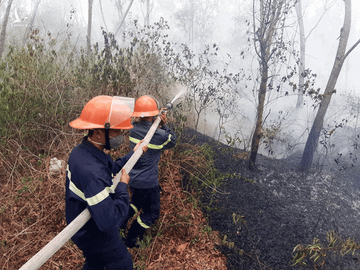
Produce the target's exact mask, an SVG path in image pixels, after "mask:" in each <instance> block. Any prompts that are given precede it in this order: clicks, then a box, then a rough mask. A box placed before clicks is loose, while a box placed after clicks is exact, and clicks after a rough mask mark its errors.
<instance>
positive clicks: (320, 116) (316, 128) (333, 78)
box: [300, 0, 360, 170]
mask: <svg viewBox="0 0 360 270" xmlns="http://www.w3.org/2000/svg"><path fill="white" fill-rule="evenodd" d="M344 3H345V15H344V23H343V27H342V28H341V30H340V37H339V45H338V49H337V53H336V56H335V62H334V65H333V68H332V71H331V73H330V77H329V79H328V82H327V85H326V88H325V91H324V94H323V95H321V102H320V104H319V109H318V111H317V114H316V117H315V120H314V123H313V125H312V128H311V130H310V133H309V136H308V139H307V141H306V144H305V148H304V152H303V155H302V159H301V163H300V168H301V169H303V170H305V169H308V168H309V167H311V165H312V161H313V158H314V153H315V151H316V148H317V145H318V142H319V136H320V132H321V130H322V128H323V123H324V117H325V114H326V111H327V108H328V106H329V103H330V101H331V97H332V95H333V94H334V93H335V85H336V82H337V79H338V77H339V74H340V71H341V68H342V66H343V64H344V61H345V59H346V57H347V56H348V55H349V54H350V53H351V52H352V51H353V50H354V49H355V47H356V46H357V45H358V44H359V43H360V40H358V41H357V42H356V43H355V44H354V45H353V46H352V47H351V48H350V49H349V50H348V52H346V46H347V42H348V38H349V33H350V28H351V0H344Z"/></svg>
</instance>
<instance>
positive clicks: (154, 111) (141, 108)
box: [132, 95, 160, 119]
mask: <svg viewBox="0 0 360 270" xmlns="http://www.w3.org/2000/svg"><path fill="white" fill-rule="evenodd" d="M159 112H160V111H159V109H158V104H157V101H156V100H155V98H153V97H151V96H148V95H145V96H141V97H139V98H138V99H137V100H136V102H135V107H134V112H133V114H132V117H140V118H143V119H152V117H154V116H156V115H158V114H159Z"/></svg>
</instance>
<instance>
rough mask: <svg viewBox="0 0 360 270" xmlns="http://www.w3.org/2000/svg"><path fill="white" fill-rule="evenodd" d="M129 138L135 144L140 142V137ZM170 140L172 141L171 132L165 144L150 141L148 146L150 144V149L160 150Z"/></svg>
mask: <svg viewBox="0 0 360 270" xmlns="http://www.w3.org/2000/svg"><path fill="white" fill-rule="evenodd" d="M129 139H130V141H131V142H133V143H135V144H137V143H139V142H140V140H139V139H135V138H133V137H130V138H129ZM170 141H171V134H169V137H168V139H167V141H166V142H164V143H163V144H161V145H156V144H151V143H149V144H148V145H147V146H148V148H149V149H158V150H159V149H162V148H163V147H164V146H165V145H167V144H168V143H169V142H170Z"/></svg>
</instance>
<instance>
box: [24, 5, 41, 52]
mask: <svg viewBox="0 0 360 270" xmlns="http://www.w3.org/2000/svg"><path fill="white" fill-rule="evenodd" d="M40 2H41V0H38V1H37V2H36V4H35V7H34V10H33V14H32V15H31V19H30V23H29V26H28V27H27V29H26V31H25V35H24V45H25V44H26V42H27V40H28V39H29V36H30V34H31V32H32V30H33V25H34V21H35V17H36V13H37V11H38V8H39V5H40Z"/></svg>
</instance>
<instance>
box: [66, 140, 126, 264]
mask: <svg viewBox="0 0 360 270" xmlns="http://www.w3.org/2000/svg"><path fill="white" fill-rule="evenodd" d="M132 153H133V152H130V153H129V154H127V155H126V156H124V157H122V158H119V159H117V160H116V161H113V159H112V158H111V157H110V156H109V155H106V154H105V153H104V152H103V151H101V150H99V149H97V148H96V147H95V146H94V145H93V144H92V143H90V142H88V141H87V138H86V137H85V138H84V139H83V141H82V142H81V144H79V145H77V146H76V147H75V148H74V149H73V150H72V152H71V154H70V156H69V161H68V166H67V175H66V220H67V222H68V223H70V222H71V221H73V220H74V219H75V218H76V217H77V216H78V215H79V214H80V213H81V212H82V211H83V210H84V209H85V208H88V209H89V211H90V214H91V218H90V220H89V221H88V222H87V223H86V224H85V225H84V226H83V227H82V228H81V229H80V230H79V231H78V232H77V233H76V234H75V235H74V236H73V237H72V240H73V241H74V243H75V244H76V245H77V246H78V247H79V248H80V249H81V250H82V251H83V253H84V256H85V257H86V263H85V266H84V268H83V269H102V270H103V269H104V267H106V269H133V263H132V259H131V255H130V253H129V252H128V251H127V248H126V247H125V245H124V244H123V242H122V240H121V239H120V236H119V231H118V228H119V226H120V225H121V224H122V222H123V221H124V219H126V217H127V215H128V211H129V194H128V192H127V185H126V184H125V183H122V182H119V184H118V185H117V187H116V189H114V186H113V182H112V180H113V176H114V175H115V174H117V173H118V172H119V171H120V169H121V168H122V167H123V166H124V165H125V163H126V162H127V161H128V159H129V158H130V157H131V155H132Z"/></svg>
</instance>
